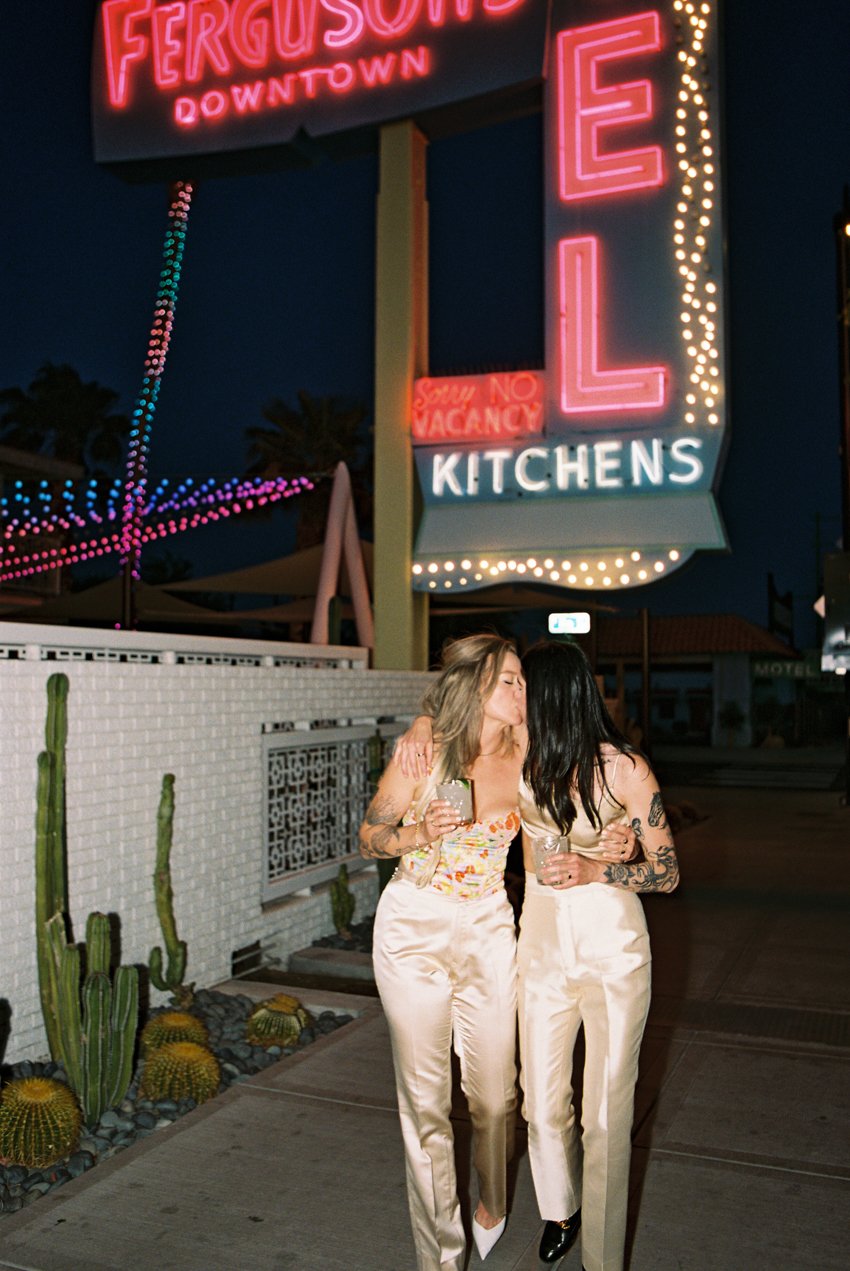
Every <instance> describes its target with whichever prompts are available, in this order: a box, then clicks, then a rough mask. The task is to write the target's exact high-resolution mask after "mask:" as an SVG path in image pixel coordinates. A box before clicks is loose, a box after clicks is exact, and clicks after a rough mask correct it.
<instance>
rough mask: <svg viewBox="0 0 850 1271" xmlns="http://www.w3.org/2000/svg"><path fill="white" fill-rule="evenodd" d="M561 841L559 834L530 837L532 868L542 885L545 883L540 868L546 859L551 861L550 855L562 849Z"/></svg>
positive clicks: (554, 854)
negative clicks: (532, 858) (532, 852)
mask: <svg viewBox="0 0 850 1271" xmlns="http://www.w3.org/2000/svg"><path fill="white" fill-rule="evenodd" d="M563 842H564V840H563V839H562V838H561V836H560V835H559V834H539V835H536V836H535V838H533V839H532V847H533V849H534V869H535V873H536V874H537V881H538V883H543V885H544V886H546V885H547V884H546V882H545V880H544V879H543V878H542V877H541V870H542V869H543V866H544V865H545V864H546V862H547V861H551V860H552V857H553V856H556V855H557V854H558V852H560V851H561V850H562V844H563Z"/></svg>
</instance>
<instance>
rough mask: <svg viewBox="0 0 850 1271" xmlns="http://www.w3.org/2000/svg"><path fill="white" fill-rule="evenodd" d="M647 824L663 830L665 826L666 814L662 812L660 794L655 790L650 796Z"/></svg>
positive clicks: (662, 805)
mask: <svg viewBox="0 0 850 1271" xmlns="http://www.w3.org/2000/svg"><path fill="white" fill-rule="evenodd" d="M649 824H650V825H651V826H653V827H655V828H658V829H662V830H663V829H664V828H665V827H666V825H667V814H666V812H665V811H664V804H663V803H662V802H661V793H660V791H658V790H656V791H655V794H654V795H653V796H652V802H651V803H650V805H649Z"/></svg>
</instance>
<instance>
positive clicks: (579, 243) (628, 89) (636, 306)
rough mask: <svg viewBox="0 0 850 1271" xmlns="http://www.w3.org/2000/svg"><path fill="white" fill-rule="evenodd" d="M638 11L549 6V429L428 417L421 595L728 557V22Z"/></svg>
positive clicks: (676, 3)
mask: <svg viewBox="0 0 850 1271" xmlns="http://www.w3.org/2000/svg"><path fill="white" fill-rule="evenodd" d="M629 9H630V6H629V5H628V3H626V0H619V2H618V0H609V2H607V3H604V2H600V0H554V3H553V5H552V10H551V18H550V27H549V48H550V60H549V66H548V75H547V80H546V90H545V106H544V109H545V130H546V160H545V162H546V171H545V229H544V251H545V268H544V276H545V279H546V316H545V330H546V369H545V371H541V372H540V373H539V374H540V377H541V380H542V381H543V385H544V398H543V409H542V415H541V419H542V429H540V430H539V431H538V434H537V436H536V438H535V439H534V441H533V442H529V441H528V440H527V439H524V438H522V437H519V436H518V437H516V438H513V439H512V438H504V439H503V440H502V441H501V442H499V440H498V438H497V437H496V436H480V437H479V436H476V435H474V434H472V433H469V434H467V433H465V432H464V431H463V429H462V428H461V427H458V428H457V429H455V431H454V432H450V431H449V430H448V429H447V428H444V429H443V433H442V435H440V434H439V433H438V432H437V431H432V432H430V433H428V432H427V430H423V428H422V427H421V424H420V422H419V420H418V417H417V413H416V411H415V410H414V414H413V418H412V421H411V426H412V435H413V441H414V446H415V447H416V450H415V457H416V465H417V472H418V475H419V481H420V485H421V488H422V492H423V498H424V503H425V509H424V513H423V517H422V522H421V525H420V529H419V534H418V537H417V542H416V550H415V556H414V560H415V564H414V576H413V585H414V587H415V588H417V589H420V590H429V591H437V590H440V591H442V590H448V589H452V588H454V589H457V588H460V587H467V588H475V587H478V586H483V585H485V584H487V583H491V582H493V581H494V580H495V579H498V578H504V577H505V576H507V577H508V578H522V577H523V576H531V577H533V578H535V579H540V580H543V581H546V582H551V583H556V584H558V585H562V586H568V587H576V586H580V587H582V588H592V589H602V588H615V589H616V588H620V587H634V586H640V585H642V584H643V583H646V582H650V581H652V580H653V579H655V578H658V577H660V576H663V575H664V574H665V573H667V572H668V571H669V570H671V569H675V568H677V567H678V566H680V565H681V564H683V563H684V562H685V561H686V560H687V559H689V557H690V556H691V554H692V553H693V551H695V550H697V549H712V548H713V549H717V548H722V547H725V546H726V538H725V533H724V530H723V527H722V524H721V522H720V517H719V514H718V511H717V507H716V504H715V500H714V496H713V488H714V485H715V483H716V481H717V477H718V474H719V471H720V466H721V462H722V457H723V451H724V441H725V429H724V427H723V421H724V408H723V399H724V389H723V379H724V377H723V342H722V327H721V323H720V312H721V306H722V299H721V293H722V279H723V258H722V236H721V228H722V227H721V225H720V221H719V217H718V213H717V155H716V144H717V143H716V140H715V138H716V133H717V126H716V112H717V102H716V95H715V92H714V90H713V88H712V82H713V80H714V79H715V78H716V77H715V76H714V74H713V70H712V62H713V59H714V57H715V43H716V36H715V32H714V29H713V19H714V6H713V4H710V3H707V2H701V3H693V2H692V0H672V3H670V4H668V5H666V6H663V7H662V6H658V7H656V8H653V9H649V10H646V11H638V12H630V11H629ZM600 17H601V18H602V20H600ZM440 383H441V391H442V392H443V393H444V395H445V396H446V399H447V400H450V399H451V393H452V384H453V383H456V384H457V386H458V391H460V392H462V389H463V385H464V384H465V383H466V381H465V380H463V379H458V380H457V381H452V380H446V381H441V382H440Z"/></svg>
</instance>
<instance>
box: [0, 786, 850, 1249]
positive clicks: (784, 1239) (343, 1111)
mask: <svg viewBox="0 0 850 1271" xmlns="http://www.w3.org/2000/svg"><path fill="white" fill-rule="evenodd" d="M665 796H666V797H667V799H668V801H670V802H681V801H682V800H685V799H687V800H690V801H691V802H692V803H694V804H695V805H696V807H697V809H698V810H699V812H700V813H701V814H702V815H703V817H704V819H702V820H700V821H699V822H698V823H697V824H695V825H692V826H691V827H690V828H688V829H687V830H685V831H684V832H683V833H682V834H681V835H680V836H679V840H678V847H679V853H680V858H681V863H682V872H683V878H684V883H683V886H682V887H681V889H680V891H679V892H677V893H676V894H675V895H674V896H671V897H666V896H659V897H648V898H647V899H646V908H647V913H648V918H649V922H650V928H651V932H652V941H653V954H654V984H655V990H654V999H653V1007H652V1012H651V1015H650V1023H649V1026H648V1029H647V1034H646V1040H645V1043H644V1047H643V1054H642V1065H641V1078H640V1083H639V1087H638V1096H637V1112H636V1121H635V1151H634V1157H633V1171H632V1195H631V1214H632V1231H631V1236H630V1243H631V1256H630V1263H629V1266H630V1268H631V1271H776V1269H777V1268H782V1271H839V1268H840V1269H841V1271H843V1268H845V1267H846V1266H847V1265H848V1250H847V1232H848V1230H850V1133H848V1131H850V922H848V919H850V868H848V856H849V855H850V852H848V849H850V812H848V810H847V809H845V808H843V807H841V806H840V804H839V800H838V797H837V795H836V794H835V793H830V792H825V791H820V790H818V791H811V790H804V791H789V790H784V789H778V790H771V791H770V792H766V791H758V790H741V789H729V788H702V787H700V788H696V787H694V788H676V787H670V788H668V789H666V790H665ZM229 987H231V988H232V989H233V991H236V992H250V993H251V994H252V995H253V996H257V997H265V996H268V995H269V991H270V990H269V985H268V984H257V985H246V984H245V983H244V982H239V983H237V984H234V985H231V986H229ZM293 991H294V992H295V993H296V995H298V996H300V997H301V998H302V1000H303V1001H304V1002H305V1004H307V1005H312V1006H314V1007H321V1008H324V1007H327V1006H328V1005H335V1004H336V1005H339V1006H341V1007H343V1006H344V1007H345V1008H346V1009H354V1010H356V1011H358V1012H359V1015H358V1018H357V1020H356V1021H355V1022H354V1023H352V1024H349V1025H347V1026H346V1027H345V1028H342V1029H339V1030H338V1031H337V1032H335V1033H333V1034H331V1035H329V1036H327V1037H325V1038H323V1039H322V1040H321V1041H319V1042H317V1043H316V1044H315V1045H313V1046H310V1047H309V1048H308V1049H307V1050H305V1051H304V1052H302V1053H301V1054H298V1055H295V1056H292V1057H290V1058H289V1059H285V1060H283V1061H281V1062H280V1063H279V1064H277V1065H275V1066H274V1067H272V1068H269V1069H267V1070H266V1071H265V1072H263V1073H262V1074H259V1075H258V1076H256V1077H254V1078H253V1079H251V1080H250V1081H249V1082H246V1083H244V1084H242V1085H240V1086H237V1087H233V1088H231V1089H230V1090H229V1091H228V1092H227V1093H226V1094H224V1095H223V1096H221V1097H220V1098H218V1099H215V1100H213V1101H212V1102H211V1103H209V1104H206V1105H204V1106H203V1107H201V1108H198V1109H197V1110H196V1111H195V1112H193V1113H191V1114H190V1115H188V1116H186V1117H184V1118H182V1119H181V1120H180V1121H178V1122H177V1123H175V1124H174V1125H173V1126H171V1127H170V1128H168V1129H164V1130H162V1131H159V1132H157V1133H156V1134H154V1135H152V1136H151V1137H150V1138H148V1139H145V1140H144V1141H143V1142H140V1143H139V1144H137V1145H136V1146H135V1147H133V1148H130V1149H129V1150H127V1151H126V1152H124V1153H122V1154H120V1155H119V1156H117V1157H115V1158H113V1159H112V1160H111V1161H109V1162H106V1163H104V1164H103V1165H100V1166H97V1167H96V1168H95V1169H94V1170H93V1171H92V1172H91V1173H90V1174H88V1175H85V1176H83V1177H82V1178H79V1179H76V1180H74V1181H73V1182H71V1183H69V1184H67V1185H66V1186H65V1187H63V1188H61V1189H60V1190H59V1191H57V1192H55V1193H53V1194H51V1195H50V1196H48V1197H46V1198H45V1199H43V1200H40V1201H38V1202H36V1203H35V1204H34V1205H32V1206H31V1207H30V1208H28V1209H26V1210H24V1211H22V1212H20V1213H18V1214H14V1215H11V1216H9V1217H5V1218H2V1219H0V1268H3V1269H4V1271H10V1269H11V1268H15V1269H16V1271H20V1269H22V1268H26V1269H27V1271H101V1269H103V1271H119V1269H120V1271H154V1269H156V1271H159V1269H160V1268H165V1269H167V1271H242V1269H243V1268H246V1267H250V1268H252V1271H319V1269H320V1268H321V1269H322V1271H328V1269H330V1271H337V1269H338V1271H413V1268H414V1258H413V1249H412V1242H411V1238H410V1233H409V1227H408V1218H407V1204H406V1198H405V1189H404V1166H403V1158H402V1148H401V1138H400V1134H399V1129H398V1122H397V1115H396V1110H395V1099H394V1092H393V1078H392V1061H391V1057H390V1051H389V1044H388V1039H387V1032H386V1026H385V1022H384V1019H383V1016H382V1013H381V1008H380V1004H379V1003H378V1002H377V1001H376V1000H375V999H370V998H367V997H359V996H358V997H350V996H344V997H343V996H342V995H339V994H327V993H320V992H316V991H314V990H305V989H299V988H295V989H294V990H293ZM456 1129H457V1140H458V1153H459V1157H460V1178H461V1191H462V1195H463V1198H464V1204H465V1213H466V1217H467V1220H468V1216H469V1199H470V1198H469V1165H468V1150H469V1133H468V1122H467V1119H466V1115H465V1110H464V1107H463V1102H462V1096H460V1095H458V1096H457V1101H456ZM518 1146H519V1150H518V1155H517V1159H516V1161H515V1163H514V1169H513V1176H512V1200H511V1213H510V1219H509V1222H508V1227H507V1230H506V1232H505V1235H504V1237H503V1238H502V1240H501V1241H500V1242H499V1244H498V1245H497V1246H496V1248H495V1249H494V1251H493V1252H492V1253H491V1254H490V1256H489V1258H488V1259H487V1264H486V1265H487V1268H488V1271H537V1269H538V1266H539V1264H538V1261H537V1256H536V1249H537V1242H538V1239H539V1234H540V1230H541V1224H540V1221H539V1218H538V1215H537V1209H536V1205H535V1202H534V1195H533V1189H532V1186H531V1179H530V1173H529V1168H528V1157H527V1151H526V1142H525V1135H524V1133H522V1132H521V1133H520V1136H519V1145H518ZM473 1199H474V1196H473ZM479 1265H480V1262H479V1259H478V1257H477V1254H476V1253H475V1252H474V1251H473V1252H472V1253H471V1254H470V1257H469V1263H468V1266H469V1271H476V1268H477V1267H478V1266H479ZM580 1266H581V1257H580V1251H579V1249H574V1250H573V1251H572V1252H571V1253H570V1254H569V1255H568V1257H567V1258H566V1259H565V1260H564V1261H563V1263H562V1269H563V1271H580Z"/></svg>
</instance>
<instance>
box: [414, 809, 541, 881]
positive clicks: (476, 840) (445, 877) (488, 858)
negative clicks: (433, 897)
mask: <svg viewBox="0 0 850 1271" xmlns="http://www.w3.org/2000/svg"><path fill="white" fill-rule="evenodd" d="M414 820H415V817H414V816H413V813H412V812H409V813H408V814H407V816H405V818H404V824H405V825H412V824H413V822H414ZM519 828H520V819H519V810H518V809H517V808H512V809H511V811H510V812H509V813H508V814H507V816H504V817H494V818H492V819H491V820H486V821H473V822H472V823H471V824H469V825H459V826H458V828H457V829H456V830H455V831H454V832H453V833H452V834H444V835H443V838H442V840H437V841H436V842H435V843H433V844H432V845H431V846H430V847H425V848H421V849H420V848H417V850H416V851H414V852H407V853H405V855H404V856H402V857H401V859H400V861H399V866H398V869H397V871H396V877H397V878H407V879H410V880H411V881H412V882H414V883H416V885H417V886H418V887H421V888H428V890H429V891H436V892H439V893H440V894H441V895H443V896H451V898H452V899H453V900H477V899H478V898H479V897H481V896H489V895H490V894H491V893H492V892H495V891H499V890H501V889H502V888H504V885H505V863H506V861H507V859H508V848H509V847H510V845H511V842H512V840H513V838H514V837H515V835H516V834H518V833H519Z"/></svg>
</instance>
